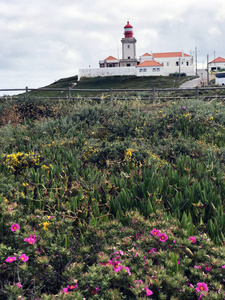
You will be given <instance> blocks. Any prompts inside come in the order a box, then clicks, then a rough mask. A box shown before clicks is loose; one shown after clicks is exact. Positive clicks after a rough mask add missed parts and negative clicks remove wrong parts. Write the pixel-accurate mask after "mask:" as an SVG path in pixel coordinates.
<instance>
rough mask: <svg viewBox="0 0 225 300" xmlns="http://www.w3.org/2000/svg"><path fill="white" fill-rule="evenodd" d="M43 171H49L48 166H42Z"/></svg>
mask: <svg viewBox="0 0 225 300" xmlns="http://www.w3.org/2000/svg"><path fill="white" fill-rule="evenodd" d="M41 168H42V169H45V170H48V169H49V167H47V166H46V165H43V166H41Z"/></svg>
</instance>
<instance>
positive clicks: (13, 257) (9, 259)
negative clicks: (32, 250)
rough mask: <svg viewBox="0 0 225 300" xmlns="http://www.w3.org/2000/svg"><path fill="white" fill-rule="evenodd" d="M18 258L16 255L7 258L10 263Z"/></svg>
mask: <svg viewBox="0 0 225 300" xmlns="http://www.w3.org/2000/svg"><path fill="white" fill-rule="evenodd" d="M15 260H16V257H15V256H12V257H11V256H8V257H7V258H6V260H5V261H6V262H8V263H11V262H13V261H15Z"/></svg>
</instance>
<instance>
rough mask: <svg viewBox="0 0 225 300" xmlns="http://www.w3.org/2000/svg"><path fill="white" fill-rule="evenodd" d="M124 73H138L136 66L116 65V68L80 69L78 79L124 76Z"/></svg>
mask: <svg viewBox="0 0 225 300" xmlns="http://www.w3.org/2000/svg"><path fill="white" fill-rule="evenodd" d="M124 75H134V76H136V75H137V68H136V67H126V68H122V67H114V68H89V69H80V70H79V74H78V80H80V78H81V77H98V76H100V77H104V76H124Z"/></svg>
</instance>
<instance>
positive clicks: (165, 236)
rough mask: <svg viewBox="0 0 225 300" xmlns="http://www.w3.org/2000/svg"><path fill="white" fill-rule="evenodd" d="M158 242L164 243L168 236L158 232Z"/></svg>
mask: <svg viewBox="0 0 225 300" xmlns="http://www.w3.org/2000/svg"><path fill="white" fill-rule="evenodd" d="M158 237H159V240H160V242H163V243H165V241H166V240H168V236H167V235H166V234H165V233H160V234H159V235H158Z"/></svg>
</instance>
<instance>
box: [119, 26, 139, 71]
mask: <svg viewBox="0 0 225 300" xmlns="http://www.w3.org/2000/svg"><path fill="white" fill-rule="evenodd" d="M136 42H137V40H136V39H135V38H134V37H133V27H132V26H131V25H130V23H129V21H127V24H126V26H125V27H124V38H122V40H121V43H122V59H121V60H120V67H133V66H137V59H136Z"/></svg>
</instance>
